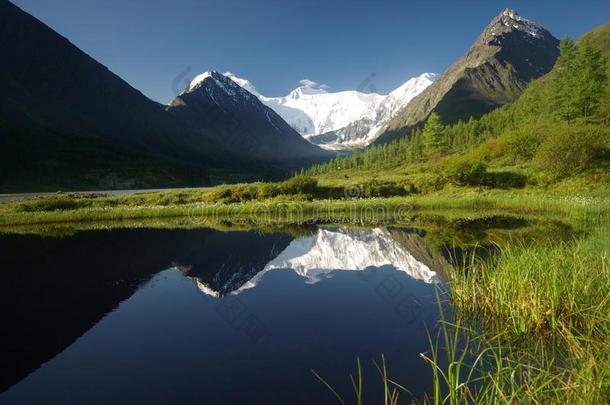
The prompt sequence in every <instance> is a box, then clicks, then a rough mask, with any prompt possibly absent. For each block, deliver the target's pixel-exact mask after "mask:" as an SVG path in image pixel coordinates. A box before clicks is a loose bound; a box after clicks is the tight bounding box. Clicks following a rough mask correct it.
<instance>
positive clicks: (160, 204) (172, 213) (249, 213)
mask: <svg viewBox="0 0 610 405" xmlns="http://www.w3.org/2000/svg"><path fill="white" fill-rule="evenodd" d="M202 200H203V199H202V193H201V191H194V190H182V191H173V192H156V193H144V194H136V195H131V196H122V197H103V198H84V199H68V198H62V197H59V198H58V197H51V198H48V199H39V200H32V201H25V202H15V203H7V204H2V205H0V227H8V226H20V225H32V224H50V223H73V222H92V221H120V220H136V219H151V218H168V219H169V218H180V217H189V218H219V217H228V218H231V217H234V218H241V217H244V218H252V217H261V218H263V219H267V220H270V219H275V220H282V219H283V220H286V221H288V222H299V221H302V222H305V221H307V220H308V219H309V218H312V217H317V218H321V219H328V220H332V219H333V218H335V217H337V216H339V217H340V216H344V217H345V218H366V217H367V216H373V215H381V216H384V217H386V218H388V219H393V218H398V219H400V218H401V217H403V216H405V215H408V214H409V213H410V212H414V211H420V210H456V209H466V210H473V211H475V210H480V211H489V210H503V211H506V212H509V213H513V214H525V215H536V214H538V215H551V214H552V215H560V216H565V217H568V218H571V219H578V220H587V221H590V220H594V221H596V220H604V219H610V200H608V199H606V198H601V197H577V196H554V195H540V194H522V193H469V194H462V195H451V194H432V195H425V196H408V197H388V198H368V199H354V200H349V199H341V200H338V199H335V200H331V199H328V200H311V201H310V200H298V199H295V200H290V199H267V200H262V201H248V202H240V203H225V204H223V203H208V202H203V201H202ZM49 202H52V204H49Z"/></svg>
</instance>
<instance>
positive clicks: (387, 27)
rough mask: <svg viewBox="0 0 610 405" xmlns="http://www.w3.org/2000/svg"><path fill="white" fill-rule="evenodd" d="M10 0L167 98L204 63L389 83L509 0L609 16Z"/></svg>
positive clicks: (396, 1)
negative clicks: (507, 10) (510, 9)
mask: <svg viewBox="0 0 610 405" xmlns="http://www.w3.org/2000/svg"><path fill="white" fill-rule="evenodd" d="M2 1H3V0H2ZM12 1H13V2H14V3H15V4H17V5H18V6H19V7H21V8H22V9H24V10H25V11H27V12H29V13H30V14H32V15H34V16H35V17H37V18H38V19H40V20H42V21H43V22H44V23H46V24H47V25H49V26H50V27H52V28H53V29H55V30H56V31H58V32H59V33H60V34H62V35H64V36H66V37H67V38H68V39H70V40H71V41H72V42H73V43H74V44H76V45H77V46H78V47H80V48H81V49H83V50H84V51H85V52H87V53H88V54H89V55H91V56H92V57H94V58H95V59H97V60H98V61H100V62H101V63H103V64H104V65H106V66H107V67H108V68H109V69H110V70H112V71H113V72H115V73H116V74H118V75H119V76H121V77H122V78H123V79H125V80H126V81H128V82H129V83H130V84H131V85H133V86H134V87H136V88H137V89H139V90H140V91H142V92H143V93H144V94H146V95H147V96H149V97H150V98H152V99H154V100H156V101H159V102H163V103H166V102H169V101H170V100H171V99H172V98H173V97H174V96H175V92H176V89H177V88H180V89H181V88H182V87H183V86H184V80H185V77H186V78H189V77H193V76H195V75H196V74H197V73H199V72H201V71H204V70H209V69H214V70H219V71H232V72H234V73H235V74H237V75H238V76H241V77H244V78H247V79H249V80H250V81H252V83H253V84H254V85H255V86H256V87H257V88H258V90H259V91H260V92H261V93H262V94H264V95H267V96H281V95H285V94H287V93H288V92H289V91H290V90H292V89H293V88H295V87H296V86H297V85H298V81H299V80H301V79H309V80H313V81H315V82H318V83H323V84H327V85H328V86H329V87H330V91H340V90H347V89H356V88H359V87H360V88H361V87H362V84H363V82H365V81H366V80H367V79H369V81H367V82H366V83H370V84H367V85H366V86H365V87H366V88H365V90H367V89H368V90H370V89H375V90H377V92H380V93H386V92H388V91H390V90H392V89H393V88H395V87H397V86H398V85H400V84H402V83H403V82H404V81H406V80H407V79H408V78H410V77H412V76H416V75H419V74H420V73H423V72H434V73H441V72H442V71H443V70H444V69H446V68H447V67H448V66H449V65H450V64H451V63H452V62H453V61H454V60H455V59H457V58H458V57H460V56H461V55H462V54H463V53H464V52H465V51H466V50H467V49H468V47H469V46H470V44H471V43H472V42H473V41H474V40H475V39H476V37H477V35H478V34H479V33H480V32H481V30H482V29H483V28H484V27H485V26H486V25H487V24H488V23H489V21H490V20H491V19H492V18H493V17H494V16H495V15H496V14H498V13H499V12H500V11H501V10H502V9H503V8H505V7H510V8H514V9H515V10H517V11H518V12H519V13H520V14H521V15H523V16H525V17H528V18H530V19H532V20H534V21H537V22H539V23H540V24H542V25H544V26H545V27H546V28H547V29H548V30H549V31H551V33H553V35H555V36H556V37H558V38H561V37H563V36H564V35H570V36H572V37H578V36H579V35H581V34H583V33H585V32H587V31H589V30H590V29H592V28H594V27H597V26H599V25H602V24H604V23H607V22H608V21H609V20H610V1H607V0H580V1H578V2H574V1H563V0H559V1H548V0H537V1H532V0H528V1H525V0H511V1H510V2H508V1H506V0H505V1H495V0H487V1H468V0H464V1H455V0H453V1H415V0H387V1H385V0H377V1H359V0H324V1H322V0H277V1H275V0H273V1H271V0H269V1H253V0H199V1H195V0H174V1H169V0H164V1H159V0H104V1H102V0H95V1H94V0H56V1H51V0H12ZM372 74H374V75H372ZM371 85H372V86H371Z"/></svg>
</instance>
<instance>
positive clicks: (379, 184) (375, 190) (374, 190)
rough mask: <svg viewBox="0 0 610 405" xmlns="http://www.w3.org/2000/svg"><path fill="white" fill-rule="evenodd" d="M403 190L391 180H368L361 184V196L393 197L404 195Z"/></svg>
mask: <svg viewBox="0 0 610 405" xmlns="http://www.w3.org/2000/svg"><path fill="white" fill-rule="evenodd" d="M404 194H405V190H404V188H403V187H401V186H399V185H398V184H397V183H395V182H392V181H379V180H375V179H373V180H369V181H366V182H364V183H363V184H362V195H363V197H366V198H370V197H393V196H399V195H404Z"/></svg>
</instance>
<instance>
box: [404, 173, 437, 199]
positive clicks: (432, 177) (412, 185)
mask: <svg viewBox="0 0 610 405" xmlns="http://www.w3.org/2000/svg"><path fill="white" fill-rule="evenodd" d="M444 186H445V180H444V179H443V178H442V177H441V176H439V175H438V174H434V173H421V174H416V175H411V176H409V178H408V180H407V181H406V182H404V183H403V189H404V190H405V192H407V193H408V194H414V193H421V194H428V193H432V192H434V191H438V190H441V189H442V188H443V187H444Z"/></svg>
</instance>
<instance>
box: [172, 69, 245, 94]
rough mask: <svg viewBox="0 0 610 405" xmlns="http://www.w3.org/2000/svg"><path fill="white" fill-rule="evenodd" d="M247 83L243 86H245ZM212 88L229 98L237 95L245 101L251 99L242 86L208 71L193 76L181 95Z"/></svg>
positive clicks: (225, 76)
mask: <svg viewBox="0 0 610 405" xmlns="http://www.w3.org/2000/svg"><path fill="white" fill-rule="evenodd" d="M248 83H249V82H248ZM248 83H244V84H245V85H247V84H248ZM212 87H217V88H219V89H221V90H222V91H223V92H224V93H226V94H227V95H228V96H230V97H235V96H236V95H237V94H239V95H240V96H242V97H245V98H247V99H252V98H253V97H252V94H251V93H250V92H249V91H248V90H247V89H246V88H245V87H244V86H241V85H240V84H238V83H236V82H234V81H233V80H232V79H231V78H230V77H228V76H227V75H226V74H222V73H219V72H216V71H215V70H208V71H206V72H203V73H201V74H200V75H197V76H195V78H194V79H193V80H191V82H190V83H189V85H188V86H187V88H186V89H185V90H184V92H183V93H182V94H185V93H192V92H194V91H196V90H198V89H200V88H205V89H206V90H209V89H210V88H212Z"/></svg>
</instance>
